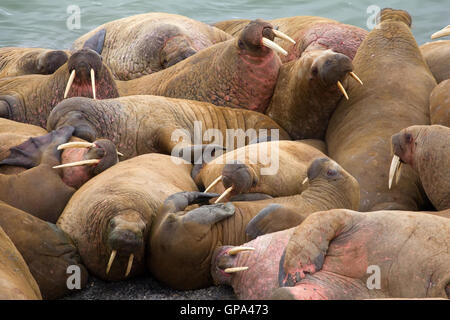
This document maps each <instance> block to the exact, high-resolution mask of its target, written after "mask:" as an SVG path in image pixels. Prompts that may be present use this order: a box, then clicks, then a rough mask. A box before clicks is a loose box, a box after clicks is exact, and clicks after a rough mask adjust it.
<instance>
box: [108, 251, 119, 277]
mask: <svg viewBox="0 0 450 320" xmlns="http://www.w3.org/2000/svg"><path fill="white" fill-rule="evenodd" d="M116 254H117V250H113V251H112V252H111V256H110V257H109V261H108V265H107V266H106V274H108V273H109V270H111V266H112V264H113V262H114V258H115V257H116Z"/></svg>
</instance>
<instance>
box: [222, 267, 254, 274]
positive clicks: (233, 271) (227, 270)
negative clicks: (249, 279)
mask: <svg viewBox="0 0 450 320" xmlns="http://www.w3.org/2000/svg"><path fill="white" fill-rule="evenodd" d="M247 269H248V267H235V268H226V269H225V270H223V272H225V273H235V272H241V271H245V270H247Z"/></svg>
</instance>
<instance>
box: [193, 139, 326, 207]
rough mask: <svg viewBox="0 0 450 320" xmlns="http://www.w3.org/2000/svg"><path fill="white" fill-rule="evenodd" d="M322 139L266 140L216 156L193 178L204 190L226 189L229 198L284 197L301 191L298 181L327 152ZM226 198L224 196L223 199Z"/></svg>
mask: <svg viewBox="0 0 450 320" xmlns="http://www.w3.org/2000/svg"><path fill="white" fill-rule="evenodd" d="M325 154H326V146H325V143H324V142H323V141H321V140H301V141H289V140H283V141H266V142H260V143H254V144H250V145H248V146H245V147H241V148H238V149H236V150H233V151H230V152H227V153H224V154H223V155H221V156H218V157H217V158H215V159H214V160H212V161H211V162H209V163H206V164H204V166H203V167H202V168H201V169H200V170H199V171H198V174H197V175H196V176H195V177H194V179H195V181H196V183H197V185H198V186H199V187H205V188H206V189H205V192H208V191H210V192H214V193H223V192H224V191H225V190H227V189H229V188H232V189H231V191H230V192H229V197H230V198H229V199H230V200H231V201H234V200H235V199H236V198H237V196H240V198H242V197H243V198H244V200H245V199H246V198H248V196H251V195H267V196H270V197H285V196H292V195H295V194H300V193H301V192H302V191H303V190H304V189H305V187H306V184H302V183H301V182H302V181H303V180H305V178H306V177H307V169H308V166H309V164H310V162H312V161H313V160H314V159H315V158H322V157H325V156H326V155H325ZM226 199H227V198H226Z"/></svg>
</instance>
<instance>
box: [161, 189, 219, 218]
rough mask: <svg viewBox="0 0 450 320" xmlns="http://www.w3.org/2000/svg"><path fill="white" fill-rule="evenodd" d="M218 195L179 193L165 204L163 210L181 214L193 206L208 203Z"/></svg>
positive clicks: (169, 198)
mask: <svg viewBox="0 0 450 320" xmlns="http://www.w3.org/2000/svg"><path fill="white" fill-rule="evenodd" d="M218 196H219V195H218V194H217V193H205V192H198V191H191V192H189V191H186V192H178V193H175V194H173V195H171V196H169V197H168V198H167V199H166V200H165V201H164V203H163V205H162V207H161V210H162V211H165V212H167V213H168V212H172V213H175V212H179V211H183V210H184V209H186V207H187V206H190V205H191V204H202V203H208V202H209V200H211V199H213V198H216V197H218Z"/></svg>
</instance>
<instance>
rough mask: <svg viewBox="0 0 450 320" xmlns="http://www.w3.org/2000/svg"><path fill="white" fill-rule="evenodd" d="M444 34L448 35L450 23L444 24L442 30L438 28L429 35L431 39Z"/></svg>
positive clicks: (449, 33)
mask: <svg viewBox="0 0 450 320" xmlns="http://www.w3.org/2000/svg"><path fill="white" fill-rule="evenodd" d="M445 36H450V25H448V26H446V27H445V28H443V29H442V30H439V31H437V32H435V33H433V34H432V35H431V39H433V40H434V39H437V38H442V37H445Z"/></svg>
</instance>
